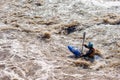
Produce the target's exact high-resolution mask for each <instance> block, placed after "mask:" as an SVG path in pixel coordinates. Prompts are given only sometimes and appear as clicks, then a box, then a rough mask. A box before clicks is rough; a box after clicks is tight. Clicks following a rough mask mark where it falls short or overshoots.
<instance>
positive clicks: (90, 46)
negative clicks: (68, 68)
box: [82, 42, 95, 59]
mask: <svg viewBox="0 0 120 80" xmlns="http://www.w3.org/2000/svg"><path fill="white" fill-rule="evenodd" d="M83 46H85V48H88V49H89V50H88V51H87V52H86V54H83V55H82V56H83V57H84V58H86V57H88V58H91V59H94V55H95V49H94V48H93V43H92V42H89V43H88V45H86V44H83Z"/></svg>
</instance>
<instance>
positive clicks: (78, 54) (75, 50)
mask: <svg viewBox="0 0 120 80" xmlns="http://www.w3.org/2000/svg"><path fill="white" fill-rule="evenodd" d="M68 49H69V50H70V51H71V52H72V53H73V54H74V55H75V57H80V56H81V51H80V50H79V49H78V48H76V47H74V46H71V45H69V46H68Z"/></svg>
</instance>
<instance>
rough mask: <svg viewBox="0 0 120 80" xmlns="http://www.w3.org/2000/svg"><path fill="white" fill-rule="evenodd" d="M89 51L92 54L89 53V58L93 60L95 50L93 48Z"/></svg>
mask: <svg viewBox="0 0 120 80" xmlns="http://www.w3.org/2000/svg"><path fill="white" fill-rule="evenodd" d="M91 50H92V52H91V53H90V55H89V57H91V58H93V57H94V55H95V49H94V48H92V49H91Z"/></svg>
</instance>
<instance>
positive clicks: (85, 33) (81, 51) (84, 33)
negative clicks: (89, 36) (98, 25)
mask: <svg viewBox="0 0 120 80" xmlns="http://www.w3.org/2000/svg"><path fill="white" fill-rule="evenodd" d="M85 35H86V32H84V33H83V43H82V50H81V52H82V53H83V44H84V41H85Z"/></svg>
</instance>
